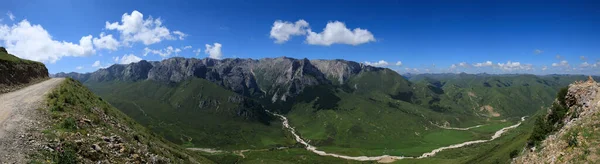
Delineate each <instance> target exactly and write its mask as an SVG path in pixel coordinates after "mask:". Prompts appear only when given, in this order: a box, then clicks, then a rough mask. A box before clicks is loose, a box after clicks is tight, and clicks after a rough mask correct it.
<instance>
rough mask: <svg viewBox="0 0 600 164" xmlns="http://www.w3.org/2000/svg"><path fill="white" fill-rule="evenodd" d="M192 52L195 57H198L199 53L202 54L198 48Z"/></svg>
mask: <svg viewBox="0 0 600 164" xmlns="http://www.w3.org/2000/svg"><path fill="white" fill-rule="evenodd" d="M192 52H194V53H195V54H196V56H198V55H200V53H202V50H200V48H198V49H196V50H194V51H192Z"/></svg>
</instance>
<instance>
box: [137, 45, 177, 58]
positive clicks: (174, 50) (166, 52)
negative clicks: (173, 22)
mask: <svg viewBox="0 0 600 164" xmlns="http://www.w3.org/2000/svg"><path fill="white" fill-rule="evenodd" d="M179 52H181V49H179V48H173V46H169V47H167V48H164V49H159V50H153V49H150V48H148V47H146V48H144V56H147V55H148V54H149V53H152V54H156V55H160V56H161V57H163V58H166V57H169V56H171V54H173V53H174V54H175V55H178V54H179Z"/></svg>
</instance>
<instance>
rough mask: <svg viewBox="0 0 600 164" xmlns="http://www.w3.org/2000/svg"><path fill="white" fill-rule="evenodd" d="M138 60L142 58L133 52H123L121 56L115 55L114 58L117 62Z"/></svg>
mask: <svg viewBox="0 0 600 164" xmlns="http://www.w3.org/2000/svg"><path fill="white" fill-rule="evenodd" d="M140 60H142V58H140V57H137V56H135V55H133V54H129V55H127V54H125V55H123V57H120V58H119V57H116V58H115V62H116V63H119V64H129V63H135V62H139V61H140Z"/></svg>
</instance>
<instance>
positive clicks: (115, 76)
mask: <svg viewBox="0 0 600 164" xmlns="http://www.w3.org/2000/svg"><path fill="white" fill-rule="evenodd" d="M378 70H383V68H376V67H371V66H367V65H363V64H360V63H356V62H351V61H345V60H308V59H294V58H288V57H279V58H264V59H260V60H254V59H239V58H238V59H223V60H217V59H210V58H205V59H196V58H181V57H174V58H169V59H165V60H163V61H160V62H148V61H145V60H142V61H140V62H137V63H131V64H128V65H120V64H117V65H113V66H110V67H108V68H105V69H100V70H98V71H96V72H93V73H89V74H87V75H86V74H72V73H69V74H65V73H59V74H56V75H55V76H57V77H72V78H74V79H77V80H79V81H82V82H86V81H87V82H103V81H113V80H121V81H138V80H153V81H157V82H162V83H178V82H181V81H184V80H187V79H190V78H203V79H206V80H209V81H211V82H213V83H216V84H218V85H220V86H223V87H224V88H227V89H229V90H232V91H234V92H236V93H239V94H241V95H244V96H255V97H263V98H269V99H271V100H272V101H273V102H275V101H286V100H287V99H288V98H290V97H294V96H296V95H298V94H299V93H300V92H302V91H303V90H304V89H305V88H306V87H310V86H315V85H331V84H344V83H345V82H346V81H347V80H348V79H349V78H350V77H352V76H354V75H356V74H358V73H360V72H361V71H378Z"/></svg>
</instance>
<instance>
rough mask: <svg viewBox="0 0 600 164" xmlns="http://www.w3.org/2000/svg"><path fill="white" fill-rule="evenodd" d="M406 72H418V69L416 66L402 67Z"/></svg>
mask: <svg viewBox="0 0 600 164" xmlns="http://www.w3.org/2000/svg"><path fill="white" fill-rule="evenodd" d="M404 71H405V72H406V73H419V69H417V68H404Z"/></svg>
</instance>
